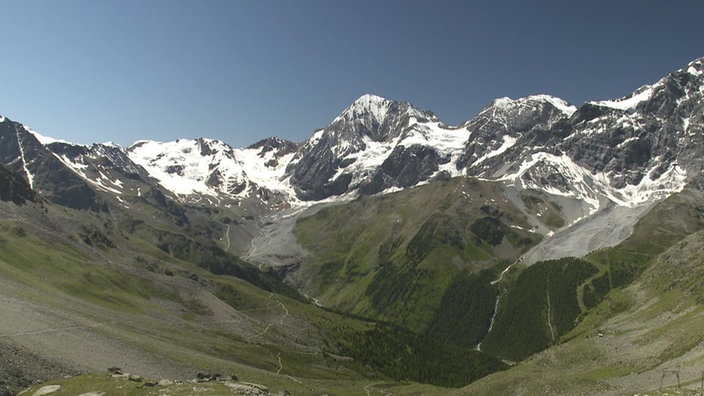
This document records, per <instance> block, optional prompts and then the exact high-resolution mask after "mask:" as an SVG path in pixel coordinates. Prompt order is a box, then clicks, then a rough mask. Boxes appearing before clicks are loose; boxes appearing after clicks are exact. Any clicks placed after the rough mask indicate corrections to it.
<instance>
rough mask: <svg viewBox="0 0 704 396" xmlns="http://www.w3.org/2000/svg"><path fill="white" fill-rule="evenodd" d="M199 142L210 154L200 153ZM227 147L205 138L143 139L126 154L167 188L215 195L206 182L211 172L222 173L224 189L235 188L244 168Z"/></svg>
mask: <svg viewBox="0 0 704 396" xmlns="http://www.w3.org/2000/svg"><path fill="white" fill-rule="evenodd" d="M201 145H204V146H206V147H207V148H208V149H209V151H210V153H209V154H206V155H202V154H201V148H203V147H201ZM228 147H229V146H227V145H225V144H224V143H222V142H220V141H217V140H208V139H201V140H200V141H199V140H191V139H178V140H175V141H171V142H156V141H150V140H142V141H139V142H137V143H135V144H133V145H132V146H130V148H129V149H128V156H129V157H130V159H131V160H132V161H134V162H135V163H137V164H139V165H141V166H142V167H144V169H146V170H147V171H148V172H149V174H150V175H151V176H153V177H155V178H156V179H157V180H159V183H161V185H162V186H164V188H166V189H167V190H169V191H172V192H174V193H176V194H179V195H191V194H195V193H198V194H204V195H210V196H216V195H217V194H218V191H217V190H216V189H214V188H213V187H211V186H208V185H207V181H208V178H209V177H210V175H211V174H212V173H213V172H215V171H218V172H220V174H221V175H222V176H223V179H224V182H225V183H224V184H225V185H224V186H223V189H224V190H225V191H229V190H230V188H232V187H234V183H237V182H242V181H244V170H243V169H242V167H241V166H240V165H239V164H237V163H236V162H235V160H234V156H233V155H232V150H231V149H230V150H228Z"/></svg>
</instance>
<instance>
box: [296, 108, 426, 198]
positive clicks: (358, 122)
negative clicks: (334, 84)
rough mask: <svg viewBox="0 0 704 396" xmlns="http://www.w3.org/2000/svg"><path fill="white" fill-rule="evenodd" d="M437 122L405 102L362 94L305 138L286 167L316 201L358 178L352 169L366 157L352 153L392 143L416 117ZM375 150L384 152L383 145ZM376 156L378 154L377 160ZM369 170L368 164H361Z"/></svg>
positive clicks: (304, 194)
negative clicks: (325, 125)
mask: <svg viewBox="0 0 704 396" xmlns="http://www.w3.org/2000/svg"><path fill="white" fill-rule="evenodd" d="M430 121H435V122H437V117H435V115H434V114H433V113H431V112H428V111H424V110H419V109H417V108H415V107H413V106H412V105H411V104H410V103H407V102H395V101H391V100H387V99H383V98H380V97H378V96H374V95H364V96H362V97H361V98H359V99H357V100H356V101H355V102H354V103H352V105H350V106H349V107H348V108H347V109H345V110H344V111H343V112H342V113H341V114H340V115H339V116H338V117H337V118H335V119H334V120H333V122H332V123H331V124H330V125H329V126H328V127H327V128H325V129H322V130H320V131H317V132H316V133H315V134H314V135H313V137H311V139H309V140H308V141H307V142H305V143H304V144H303V145H302V146H301V148H300V150H299V152H298V153H297V154H296V156H295V157H294V158H293V160H292V161H291V164H289V166H288V167H287V169H286V172H287V173H288V174H290V175H291V184H292V185H293V186H294V187H295V189H296V192H297V193H298V195H299V197H300V198H301V199H303V200H320V199H324V198H327V197H329V196H331V195H340V194H344V193H346V192H347V191H348V190H349V189H350V187H358V186H359V184H357V185H352V186H351V183H352V182H353V180H355V179H359V178H360V176H361V177H364V176H368V175H366V174H365V175H359V174H354V169H355V168H354V167H351V168H350V167H349V166H350V165H352V164H353V163H355V162H357V161H364V160H365V157H366V156H361V157H360V156H359V155H356V154H359V153H362V152H365V151H368V150H370V149H373V148H376V147H378V146H390V147H393V146H394V141H397V140H398V139H399V138H400V137H401V135H402V134H403V133H404V132H405V131H406V129H407V128H409V126H411V125H413V124H414V123H416V122H430ZM376 154H380V155H383V154H386V151H385V150H381V151H379V152H378V153H376ZM377 160H378V159H377ZM365 170H367V171H368V169H365Z"/></svg>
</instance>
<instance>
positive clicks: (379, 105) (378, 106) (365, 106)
mask: <svg viewBox="0 0 704 396" xmlns="http://www.w3.org/2000/svg"><path fill="white" fill-rule="evenodd" d="M391 103H392V102H391V101H390V100H388V99H384V98H382V97H381V96H376V95H372V94H365V95H362V96H361V97H360V98H359V99H357V100H355V101H354V102H353V103H352V104H351V105H350V106H349V107H347V108H346V109H345V110H344V111H343V112H342V113H341V114H340V116H338V117H337V118H336V119H335V120H337V119H339V118H340V117H342V118H348V119H349V118H354V117H358V116H360V115H364V114H370V115H371V116H372V117H374V119H375V120H376V121H377V122H382V121H383V120H384V118H385V117H386V114H387V113H388V111H389V108H390V107H391ZM333 122H334V121H333Z"/></svg>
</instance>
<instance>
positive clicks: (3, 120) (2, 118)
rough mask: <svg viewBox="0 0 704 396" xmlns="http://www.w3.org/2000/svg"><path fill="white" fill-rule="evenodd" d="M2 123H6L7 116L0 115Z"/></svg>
mask: <svg viewBox="0 0 704 396" xmlns="http://www.w3.org/2000/svg"><path fill="white" fill-rule="evenodd" d="M0 122H5V116H4V115H2V114H0Z"/></svg>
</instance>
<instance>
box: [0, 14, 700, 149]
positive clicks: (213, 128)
mask: <svg viewBox="0 0 704 396" xmlns="http://www.w3.org/2000/svg"><path fill="white" fill-rule="evenodd" d="M0 6H1V8H0V10H1V12H2V22H1V23H0V45H1V46H2V54H3V56H2V61H1V62H0V114H3V115H5V116H7V117H9V118H11V119H13V120H16V121H19V122H22V123H25V124H27V125H28V126H30V127H32V128H34V129H35V130H37V131H38V132H40V133H43V134H45V135H48V136H52V137H55V138H61V139H65V140H69V141H73V142H77V143H92V142H104V141H114V142H117V143H119V144H121V145H124V146H127V145H129V144H131V143H132V142H134V141H135V140H138V139H154V140H172V139H176V138H196V137H201V136H202V137H210V138H216V139H221V140H224V141H225V142H228V143H230V144H231V145H234V146H236V147H244V146H246V145H249V144H251V143H254V142H255V141H257V140H259V139H260V138H264V137H267V136H280V137H283V138H287V139H290V140H293V141H297V142H300V141H303V140H305V139H307V138H308V137H309V136H310V135H311V133H312V132H313V130H314V129H316V128H320V127H324V126H326V125H327V124H328V123H329V122H330V121H331V120H332V119H333V118H334V117H335V116H336V115H337V114H338V113H339V112H340V111H341V110H343V109H344V108H345V107H346V106H347V105H349V104H350V103H351V102H352V101H353V100H355V99H356V98H358V97H359V96H361V95H362V94H364V93H374V94H377V95H381V96H384V97H387V98H390V99H396V100H405V101H409V102H411V103H413V104H415V105H416V106H418V107H421V108H425V109H429V110H432V111H434V112H435V113H436V114H437V115H438V116H439V117H440V118H441V119H443V120H444V121H445V122H447V123H448V124H459V123H461V122H463V121H465V120H467V119H470V118H471V117H472V116H473V115H475V114H476V113H478V112H479V111H480V110H481V108H482V107H484V106H485V105H487V104H488V103H489V102H490V101H491V100H492V99H494V98H497V97H502V96H510V97H513V98H516V97H521V96H526V95H531V94H538V93H546V94H551V95H555V96H559V97H562V98H563V99H566V100H568V101H569V102H571V103H573V104H577V105H579V104H581V103H583V102H584V101H586V100H600V99H611V98H617V97H621V96H624V95H626V94H628V93H629V92H631V91H633V90H635V89H636V88H638V87H639V86H641V85H643V84H646V83H652V82H655V81H657V80H658V79H659V78H660V77H662V76H664V75H666V74H667V73H669V72H672V71H674V70H676V69H678V68H680V67H682V66H684V65H685V64H686V63H688V62H689V61H691V60H693V59H695V58H699V57H702V56H704V39H703V38H704V30H703V27H704V24H703V22H704V1H701V0H692V1H686V0H681V1H677V0H676V1H666V0H660V1H648V0H630V1H627V0H623V1H619V0H611V1H601V0H599V1H593V0H589V1H568V0H565V1H498V0H497V1H455V0H447V1H443V0H433V1H430V0H426V1H413V0H354V1H350V0H345V1H342V0H340V1H335V0H296V1H292V0H281V1H274V0H251V1H238V0H224V1H218V0H206V1H195V0H193V1H180V0H163V1H156V0H135V1H133V0H120V1H113V0H98V1H95V0H85V1H78V0H62V1H50V0H41V1H35V0H17V1H8V0H0Z"/></svg>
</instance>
